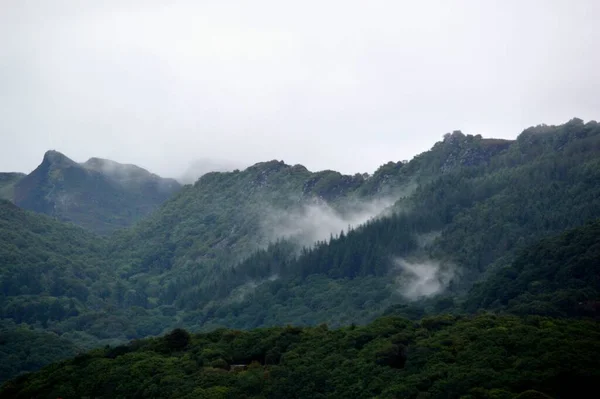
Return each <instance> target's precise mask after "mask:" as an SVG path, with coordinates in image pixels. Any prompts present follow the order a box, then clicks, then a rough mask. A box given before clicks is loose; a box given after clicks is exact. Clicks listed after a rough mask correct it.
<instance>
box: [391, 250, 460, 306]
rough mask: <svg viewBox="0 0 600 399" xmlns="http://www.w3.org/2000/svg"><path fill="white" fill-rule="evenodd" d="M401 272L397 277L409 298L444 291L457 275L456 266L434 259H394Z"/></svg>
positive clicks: (402, 289) (403, 293)
mask: <svg viewBox="0 0 600 399" xmlns="http://www.w3.org/2000/svg"><path fill="white" fill-rule="evenodd" d="M394 264H395V265H396V266H397V267H398V268H399V270H400V271H401V274H400V275H399V276H398V277H397V283H398V285H399V288H398V289H399V291H400V294H402V296H404V297H405V298H406V299H409V300H417V299H421V298H426V297H430V296H433V295H436V294H439V293H441V292H442V291H444V290H445V289H446V288H447V287H448V284H450V281H451V280H452V278H453V277H454V275H455V267H454V266H453V265H450V264H443V263H440V262H437V261H433V260H425V261H419V262H412V261H407V260H405V259H402V258H397V259H394Z"/></svg>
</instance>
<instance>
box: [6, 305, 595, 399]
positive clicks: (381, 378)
mask: <svg viewBox="0 0 600 399" xmlns="http://www.w3.org/2000/svg"><path fill="white" fill-rule="evenodd" d="M599 350H600V333H599V332H598V330H597V324H596V323H592V322H585V321H564V320H557V319H549V318H541V317H529V318H516V317H506V316H504V317H496V316H493V315H479V316H476V317H465V318H462V317H461V318H454V317H436V318H428V319H423V320H421V321H419V322H416V323H415V322H411V321H408V320H406V319H401V318H393V317H388V318H381V319H378V320H376V321H374V322H373V323H371V324H369V325H367V326H364V327H355V326H350V327H344V328H340V329H337V330H330V329H328V328H327V326H326V325H321V326H318V327H305V328H298V327H290V326H288V327H274V328H269V329H260V330H253V331H237V330H216V331H214V332H211V333H208V334H194V335H191V336H190V335H189V333H187V332H186V331H184V330H174V331H173V332H172V333H170V334H168V335H166V336H165V337H163V338H155V339H148V340H141V341H135V342H132V343H130V344H129V345H123V346H118V347H114V348H105V349H97V350H94V351H92V352H89V353H87V354H82V355H79V356H77V357H75V358H73V359H72V360H68V361H65V362H61V363H57V364H54V365H51V366H48V367H46V368H44V369H43V370H42V371H40V372H37V373H33V374H29V375H25V376H23V377H19V378H17V379H15V380H13V381H11V382H8V383H6V384H4V386H3V387H2V388H1V389H0V395H1V396H2V397H3V398H7V399H8V398H57V397H64V398H71V397H113V398H117V397H118V398H121V397H122V398H125V397H126V398H137V397H140V398H141V397H143V398H178V399H179V398H199V397H201V398H315V397H319V398H369V397H377V398H398V397H402V398H422V397H427V398H445V399H451V398H506V399H512V398H518V399H525V398H550V397H556V398H558V397H580V396H579V394H581V393H582V392H592V391H593V389H594V388H595V387H596V382H597V379H598V378H599V377H600V371H599V370H600V361H599V360H598V358H597V356H596V354H597V353H598V351H599ZM547 395H549V396H547Z"/></svg>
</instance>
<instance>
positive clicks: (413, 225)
mask: <svg viewBox="0 0 600 399" xmlns="http://www.w3.org/2000/svg"><path fill="white" fill-rule="evenodd" d="M599 154H600V128H599V126H598V124H597V123H596V122H588V123H583V122H582V121H581V120H577V119H575V120H572V121H570V122H568V123H566V124H564V125H560V126H538V127H535V128H531V129H527V130H526V131H524V132H523V133H522V134H521V135H519V137H518V138H517V140H515V141H505V140H492V139H483V138H481V137H478V136H465V135H463V134H462V133H460V132H454V133H452V134H449V135H447V136H445V137H444V140H443V141H440V142H438V143H436V144H435V145H434V146H433V148H432V149H431V150H430V151H427V152H425V153H423V154H420V155H418V156H417V157H415V158H414V159H413V160H411V161H410V162H408V163H404V162H396V163H395V162H390V163H387V164H385V165H383V166H382V167H381V168H379V169H378V170H377V171H376V172H375V173H374V174H373V175H370V176H369V175H366V176H365V175H355V176H344V175H341V174H339V173H337V172H334V171H322V172H317V173H313V172H309V171H308V170H306V168H304V167H302V166H300V165H295V166H290V165H285V164H284V163H283V162H279V161H271V162H265V163H260V164H257V165H254V166H252V167H250V168H248V169H246V170H244V171H236V172H231V173H209V174H207V175H205V176H203V177H202V178H201V179H199V181H198V182H196V184H194V185H193V186H185V187H184V188H183V189H182V190H181V191H179V192H178V193H176V194H175V195H173V196H172V197H171V198H170V199H169V200H167V201H166V202H165V203H164V204H163V205H162V206H160V208H159V209H158V210H157V211H156V212H154V213H153V214H152V215H150V216H149V217H147V218H145V219H144V220H142V221H141V222H139V223H138V224H137V225H136V226H134V227H132V228H130V229H126V230H124V231H121V232H118V233H116V234H113V235H112V236H110V237H108V238H100V237H98V236H95V235H93V234H91V233H90V234H88V233H85V234H84V233H83V232H82V231H81V230H80V229H76V228H74V227H73V226H65V225H63V224H60V223H58V222H57V221H55V220H52V219H50V218H47V217H43V216H41V215H34V214H32V213H29V212H23V211H22V210H19V209H18V208H16V207H14V206H12V207H10V204H9V203H5V204H3V206H4V208H5V211H6V212H7V214H10V217H6V218H5V219H6V222H5V224H4V225H3V228H2V230H3V231H4V233H3V234H5V237H6V239H5V242H6V243H7V245H5V246H4V248H5V249H6V251H5V254H6V255H4V256H5V258H4V259H8V260H6V261H3V262H4V264H6V265H9V266H10V265H11V262H12V263H14V265H16V267H12V266H10V267H8V268H7V273H6V274H4V275H3V283H2V284H3V290H4V292H5V294H4V296H3V297H2V301H3V302H2V304H3V306H2V311H3V313H2V315H3V317H4V318H10V319H13V320H14V321H16V322H26V323H28V324H30V325H31V326H35V328H39V329H48V330H50V331H52V332H55V333H56V334H58V335H59V336H60V337H61V338H65V339H68V340H70V341H71V342H73V343H76V344H78V345H79V346H82V347H94V346H97V345H103V344H106V343H114V342H119V341H120V342H122V341H124V340H129V339H134V338H141V337H146V336H148V335H158V334H162V333H164V332H165V331H166V330H168V329H171V328H173V327H175V326H182V327H186V328H190V329H193V330H210V329H214V328H215V327H221V326H225V327H230V328H252V327H257V326H272V325H282V324H283V325H285V324H290V323H293V324H303V325H315V324H319V323H323V322H327V323H328V324H329V325H331V326H340V325H348V324H351V323H360V324H363V323H367V322H369V321H371V320H373V319H374V318H375V317H377V316H379V315H381V314H382V313H383V312H384V311H385V309H388V308H389V307H390V306H393V305H400V308H401V309H400V311H398V312H397V313H399V314H401V315H404V316H407V317H411V318H415V319H416V318H419V317H421V316H422V315H423V314H427V313H439V312H441V311H448V310H452V311H456V309H461V307H460V306H459V305H460V304H461V302H462V300H463V295H465V294H466V293H467V292H468V290H469V289H470V288H471V286H472V285H473V283H474V282H476V281H479V280H480V279H484V278H486V277H487V276H488V275H489V276H491V275H492V274H493V271H494V270H497V269H499V268H501V267H502V266H504V265H509V264H511V262H512V261H513V260H514V259H515V255H516V254H518V253H519V250H522V249H524V248H527V247H528V246H530V245H534V244H535V243H536V242H537V241H538V240H540V239H541V238H544V237H546V236H548V235H554V234H557V233H560V232H561V231H563V230H564V229H567V228H572V227H577V226H579V225H582V224H584V223H586V222H589V221H590V220H595V219H597V218H600V184H599V182H600V156H599ZM49 157H54V159H49V160H48V162H47V165H46V166H47V169H48V170H47V171H46V172H45V173H37V174H33V176H34V177H35V176H37V177H40V178H41V179H42V180H41V185H40V186H41V187H46V188H47V187H50V184H46V183H44V180H43V178H46V177H47V176H53V177H56V176H59V177H60V176H63V174H65V173H67V174H69V173H70V174H71V175H77V174H79V175H81V176H83V178H82V180H83V181H84V182H85V184H82V185H81V187H82V188H85V190H88V189H89V187H90V186H89V185H87V184H88V183H89V182H90V179H91V178H90V176H92V177H93V178H98V179H99V181H101V182H102V184H105V183H106V184H111V185H112V187H113V188H112V189H114V187H117V189H118V190H121V189H120V188H119V187H121V186H122V185H123V184H130V185H131V186H135V185H136V184H138V183H137V182H139V181H143V180H144V179H143V178H142V179H141V180H136V179H137V176H138V173H139V172H140V171H139V170H138V169H136V168H135V167H128V168H127V170H128V171H129V172H131V173H124V172H123V173H121V172H119V173H114V174H113V177H112V178H110V179H109V178H107V177H106V176H105V175H104V174H101V173H100V172H99V171H98V170H104V169H111V168H112V167H113V166H114V165H113V164H111V163H107V162H106V161H104V160H91V161H90V162H88V163H87V167H83V166H81V165H78V164H75V163H74V162H72V161H70V160H68V158H66V157H63V158H61V157H60V156H58V155H57V154H49ZM54 164H56V165H57V166H52V165H54ZM97 169H98V170H97ZM54 170H57V171H58V172H57V173H54V175H53V173H52V171H54ZM65 171H67V172H65ZM102 173H105V172H102ZM71 175H69V176H71ZM142 175H143V173H142ZM30 177H31V175H30ZM100 177H101V178H102V179H100ZM142 177H143V176H142ZM59 180H60V179H59ZM69 181H70V182H73V181H76V179H72V178H70V179H69ZM126 181H129V182H131V183H125V182H126ZM52 182H54V181H52ZM99 184H100V183H99ZM34 186H35V185H34ZM56 186H57V187H60V185H56ZM92 186H93V185H92ZM82 190H83V189H82ZM140 190H141V188H140V186H136V191H138V192H139V191H140ZM119 192H121V191H119ZM50 197H52V195H50ZM94 209H95V208H94ZM375 215H379V216H377V217H376V218H374V219H370V218H371V217H372V216H375ZM34 216H35V218H34ZM22 218H24V219H23V220H25V221H26V222H22V220H21V219H22ZM34 219H35V220H36V221H34ZM365 222H366V223H365ZM40 224H41V225H42V227H40V226H39V225H40ZM46 225H47V226H46ZM50 225H52V227H50ZM348 225H352V226H354V228H353V229H348ZM44 226H46V227H44ZM357 226H358V227H357ZM342 229H343V230H345V231H344V232H343V233H341V232H340V231H341V230H342ZM47 233H48V234H49V237H54V238H52V239H51V240H50V243H48V242H45V241H44V240H46V239H47V238H48V237H47V236H46V234H47ZM38 235H39V236H38ZM61 236H64V238H60V239H58V238H56V237H61ZM315 241H316V242H315ZM3 243H4V242H3ZM105 244H106V245H105ZM15 254H16V255H15ZM29 254H31V256H29ZM38 254H39V255H38ZM11 256H12V258H11ZM15 256H16V258H15ZM28 256H29V257H28ZM13 259H21V260H19V261H18V262H15V261H14V260H13ZM48 260H50V261H51V262H48ZM4 264H3V263H0V265H2V266H4ZM20 265H25V266H24V267H22V266H20ZM48 265H49V268H48ZM61 265H64V266H62V267H61ZM21 269H23V270H26V271H27V272H23V273H21ZM62 286H65V287H67V288H66V289H65V290H60V289H59V288H60V287H62ZM52 287H55V291H52V289H53V288H52ZM552 289H554V288H552ZM549 292H550V291H549ZM440 293H444V294H445V295H442V296H439V294H440ZM546 299H547V297H544V298H541V300H544V301H545V300H546ZM496 305H497V304H496V303H494V301H491V302H487V303H486V304H485V305H484V306H483V307H484V308H485V307H487V306H491V307H493V308H494V309H500V310H502V309H503V308H502V307H498V306H496ZM475 306H479V305H475ZM395 309H396V310H398V308H395ZM511 311H512V310H511ZM549 314H553V315H554V314H557V315H559V314H561V313H549Z"/></svg>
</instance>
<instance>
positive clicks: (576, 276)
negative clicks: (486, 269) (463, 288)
mask: <svg viewBox="0 0 600 399" xmlns="http://www.w3.org/2000/svg"><path fill="white" fill-rule="evenodd" d="M599 259H600V220H599V221H596V222H593V223H590V224H587V225H584V226H582V227H579V228H576V229H572V230H569V231H567V232H565V233H563V234H561V235H559V236H556V237H551V238H547V239H544V240H542V241H540V242H539V243H538V244H536V245H533V246H530V247H528V248H526V249H524V250H522V251H520V253H519V255H518V256H517V257H516V259H515V260H514V261H513V262H512V263H511V264H510V265H509V266H505V267H501V268H498V269H496V270H494V271H492V272H491V273H490V275H489V276H488V277H487V278H486V279H485V280H484V281H483V282H482V283H480V284H478V285H476V286H475V287H474V288H473V289H472V290H471V292H470V294H469V297H468V299H467V301H466V303H465V306H466V308H467V310H469V311H475V310H477V309H478V308H484V309H495V310H505V311H509V312H512V313H518V314H540V315H548V316H563V317H564V316H579V317H582V316H588V317H598V316H599V315H600V262H599Z"/></svg>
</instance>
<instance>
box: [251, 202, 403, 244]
mask: <svg viewBox="0 0 600 399" xmlns="http://www.w3.org/2000/svg"><path fill="white" fill-rule="evenodd" d="M393 203H394V200H393V199H392V198H387V199H377V200H372V201H367V202H360V203H354V204H346V205H345V206H341V207H339V210H338V209H335V208H333V207H332V206H331V205H329V204H328V203H327V202H325V201H322V200H317V199H315V200H312V201H311V202H310V203H305V204H302V205H300V206H299V207H298V208H295V209H286V210H281V209H275V210H273V209H272V210H271V211H270V212H269V213H268V216H267V217H266V218H265V220H264V221H263V224H262V228H263V232H264V234H265V235H266V237H267V238H268V239H269V240H270V241H274V240H277V239H281V238H286V239H291V240H294V241H296V242H298V243H299V244H301V245H305V246H309V245H311V244H313V243H315V242H316V241H323V240H327V239H329V237H330V236H331V235H333V236H336V235H338V234H339V233H340V232H341V231H346V232H347V231H348V228H356V227H358V226H360V225H361V224H364V223H366V222H367V221H369V220H370V219H372V218H375V217H378V216H381V215H384V214H386V213H387V212H389V211H390V206H391V205H392V204H393Z"/></svg>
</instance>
